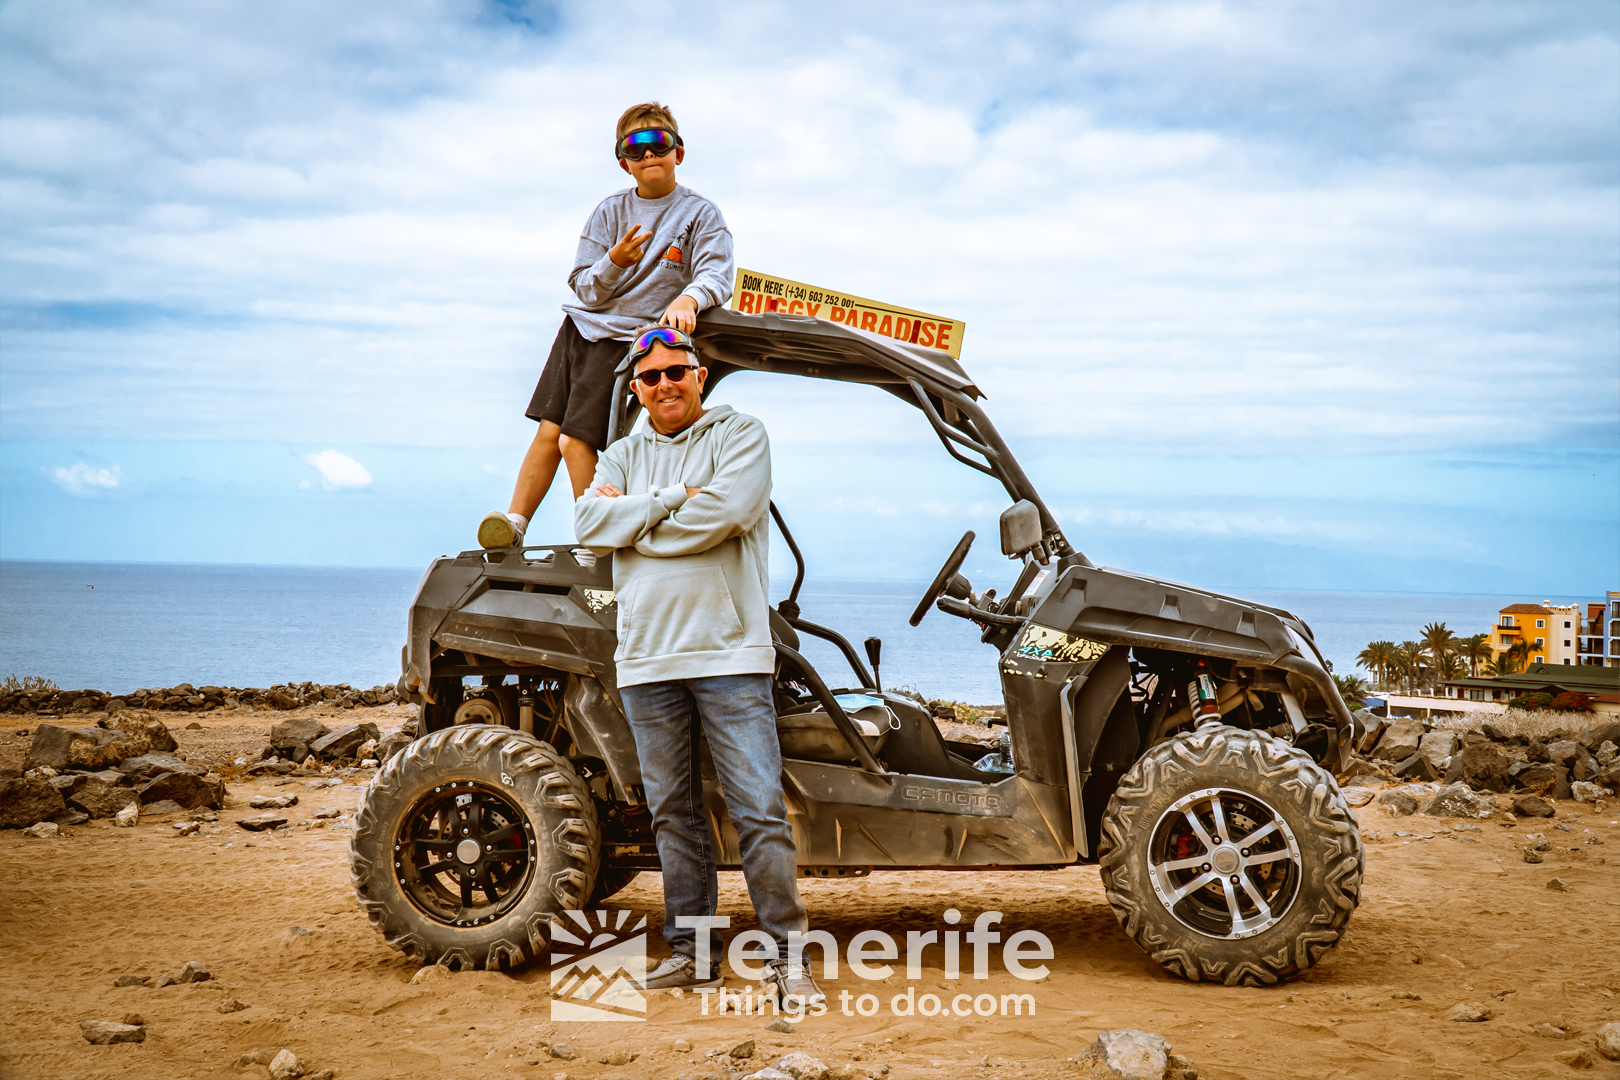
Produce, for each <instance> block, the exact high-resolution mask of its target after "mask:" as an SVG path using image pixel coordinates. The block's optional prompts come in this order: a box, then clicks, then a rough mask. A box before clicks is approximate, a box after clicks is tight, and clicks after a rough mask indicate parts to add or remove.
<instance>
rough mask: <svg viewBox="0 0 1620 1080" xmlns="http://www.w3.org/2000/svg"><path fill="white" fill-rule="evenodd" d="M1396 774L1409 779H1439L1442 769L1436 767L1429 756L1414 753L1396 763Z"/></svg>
mask: <svg viewBox="0 0 1620 1080" xmlns="http://www.w3.org/2000/svg"><path fill="white" fill-rule="evenodd" d="M1391 771H1392V772H1394V774H1395V775H1396V776H1400V777H1404V778H1406V779H1408V780H1438V779H1440V770H1438V769H1436V768H1435V767H1434V765H1433V764H1432V763H1431V762H1430V761H1429V759H1428V758H1426V757H1424V756H1423V755H1422V754H1413V755H1412V756H1411V757H1409V758H1407V759H1406V760H1404V761H1402V762H1401V763H1400V764H1399V765H1396V766H1395V768H1394V769H1393V770H1391Z"/></svg>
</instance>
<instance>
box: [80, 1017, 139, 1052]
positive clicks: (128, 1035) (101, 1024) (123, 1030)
mask: <svg viewBox="0 0 1620 1080" xmlns="http://www.w3.org/2000/svg"><path fill="white" fill-rule="evenodd" d="M79 1034H81V1035H83V1036H84V1041H85V1042H87V1043H89V1044H90V1045H91V1046H110V1045H112V1044H113V1043H126V1042H133V1043H138V1042H145V1041H146V1028H145V1026H143V1025H141V1024H120V1023H119V1022H118V1021H116V1020H81V1021H80V1022H79Z"/></svg>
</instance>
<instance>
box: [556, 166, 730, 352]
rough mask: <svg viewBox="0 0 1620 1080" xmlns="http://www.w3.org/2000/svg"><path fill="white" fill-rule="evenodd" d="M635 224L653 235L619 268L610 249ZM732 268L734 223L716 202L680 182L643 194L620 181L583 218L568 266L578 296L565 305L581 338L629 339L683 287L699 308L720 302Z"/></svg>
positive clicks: (727, 296) (726, 294)
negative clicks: (658, 195)
mask: <svg viewBox="0 0 1620 1080" xmlns="http://www.w3.org/2000/svg"><path fill="white" fill-rule="evenodd" d="M632 224H635V225H640V226H641V234H640V235H645V234H647V233H651V234H652V239H650V240H648V241H647V243H646V245H645V246H644V247H643V248H642V249H641V261H640V262H637V263H635V264H634V265H632V266H628V267H624V268H623V269H621V268H620V267H618V266H616V265H615V264H614V262H613V260H612V259H610V258H608V249H609V248H611V247H612V246H613V245H614V244H617V243H618V242H619V241H620V240H622V239H624V234H625V232H627V231H628V230H629V228H630V226H631V225H632ZM735 276H736V264H735V263H734V262H733V261H732V255H731V230H730V229H728V228H727V227H726V219H725V218H724V217H722V216H721V215H720V208H719V207H718V206H716V205H714V203H712V202H710V201H709V200H708V199H705V198H704V197H703V196H701V195H699V194H698V193H697V192H695V191H693V190H692V189H691V188H689V187H685V186H683V185H680V184H676V185H675V190H674V191H672V192H670V193H669V194H668V195H665V196H664V197H663V198H662V199H643V198H642V197H641V196H639V195H637V194H636V189H635V188H625V189H624V190H623V191H619V192H615V193H614V194H612V195H609V196H608V197H607V198H605V199H603V200H602V201H601V203H600V204H598V205H597V207H596V209H595V210H594V211H592V212H591V217H590V220H589V221H587V222H586V223H585V232H584V233H583V234H581V235H580V238H579V251H578V252H577V253H576V254H575V255H574V268H573V270H572V271H570V272H569V274H568V284H569V286H570V287H571V288H572V289H573V290H574V296H575V297H576V298H577V299H578V302H577V303H568V304H564V305H563V310H564V311H566V312H567V313H568V315H569V317H570V318H572V319H573V320H574V325H575V326H576V327H578V328H579V332H580V334H581V335H582V336H583V337H584V338H585V340H586V341H601V340H602V339H603V338H618V339H621V340H626V341H628V340H629V339H630V338H631V337H632V336H633V335H634V334H635V332H636V330H638V329H639V328H641V327H643V326H645V325H646V324H648V323H650V322H657V321H658V317H659V316H660V315H662V314H663V313H664V309H665V308H667V307H669V305H670V304H672V303H674V302H675V298H676V297H677V296H680V295H681V294H682V293H690V294H691V296H692V297H693V299H695V300H696V301H697V306H698V310H699V311H703V310H704V309H706V308H711V307H719V306H720V305H721V304H724V303H725V302H726V301H727V300H730V299H731V284H732V279H733V278H734V277H735Z"/></svg>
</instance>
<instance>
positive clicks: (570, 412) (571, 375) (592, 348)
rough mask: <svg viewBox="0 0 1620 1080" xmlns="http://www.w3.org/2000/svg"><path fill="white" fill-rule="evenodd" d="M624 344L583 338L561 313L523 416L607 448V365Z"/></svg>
mask: <svg viewBox="0 0 1620 1080" xmlns="http://www.w3.org/2000/svg"><path fill="white" fill-rule="evenodd" d="M629 348H630V345H629V343H628V342H624V341H616V340H614V339H613V338H603V339H602V340H601V341H586V340H585V338H584V337H583V336H582V335H581V334H580V332H579V329H578V327H576V326H575V325H574V320H573V319H572V318H570V317H569V316H567V315H564V316H563V322H562V327H561V329H559V330H558V331H557V340H555V341H553V342H552V343H551V355H550V356H549V357H547V358H546V366H545V368H544V369H542V370H541V372H540V381H539V382H538V383H537V384H535V388H534V397H532V398H530V399H529V407H528V409H527V410H526V411H525V413H524V415H525V416H527V417H528V418H529V419H530V420H550V421H551V422H552V423H553V424H556V425H557V426H558V427H560V428H562V433H563V434H564V435H567V436H568V437H569V438H572V439H580V440H583V441H585V442H588V443H590V444H591V445H592V446H594V447H596V449H597V451H598V452H600V451H602V450H605V449H607V432H608V420H609V413H610V411H611V409H612V405H613V369H614V368H616V367H618V365H619V361H620V360H622V359H624V354H625V352H626V350H628V349H629Z"/></svg>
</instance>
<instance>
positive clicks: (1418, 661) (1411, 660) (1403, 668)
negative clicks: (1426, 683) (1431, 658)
mask: <svg viewBox="0 0 1620 1080" xmlns="http://www.w3.org/2000/svg"><path fill="white" fill-rule="evenodd" d="M1427 655H1428V654H1427V652H1426V651H1425V650H1424V648H1423V643H1422V642H1419V641H1403V642H1401V643H1400V645H1399V647H1397V648H1396V650H1395V670H1396V671H1397V672H1398V673H1399V674H1400V675H1401V676H1402V677H1404V678H1405V679H1406V692H1407V693H1409V694H1410V693H1411V692H1412V691H1413V690H1415V689H1417V683H1418V680H1420V679H1421V678H1422V677H1423V659H1424V657H1425V656H1427Z"/></svg>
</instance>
